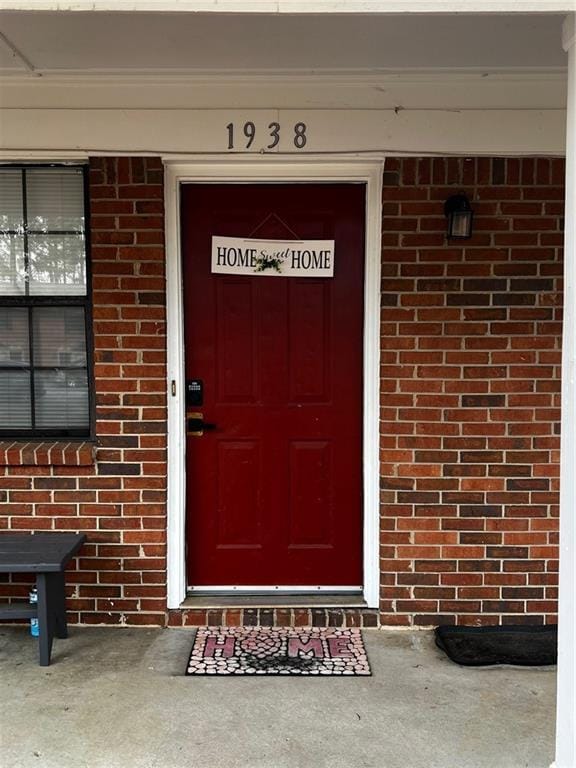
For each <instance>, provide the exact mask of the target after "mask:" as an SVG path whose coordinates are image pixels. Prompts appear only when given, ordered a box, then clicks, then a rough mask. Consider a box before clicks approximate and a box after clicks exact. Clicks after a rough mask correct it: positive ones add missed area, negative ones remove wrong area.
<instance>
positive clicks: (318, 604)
mask: <svg viewBox="0 0 576 768" xmlns="http://www.w3.org/2000/svg"><path fill="white" fill-rule="evenodd" d="M366 607H367V605H366V601H365V600H364V598H363V597H362V594H361V593H353V594H334V595H327V594H324V595H322V594H317V595H315V594H308V595H286V594H283V595H270V594H260V595H258V594H251V595H246V594H243V595H218V594H195V593H188V595H187V597H186V599H185V600H184V602H183V603H181V605H180V610H186V609H191V608H209V609H218V608H239V609H243V608H248V609H250V608H280V609H281V608H303V609H306V608H366Z"/></svg>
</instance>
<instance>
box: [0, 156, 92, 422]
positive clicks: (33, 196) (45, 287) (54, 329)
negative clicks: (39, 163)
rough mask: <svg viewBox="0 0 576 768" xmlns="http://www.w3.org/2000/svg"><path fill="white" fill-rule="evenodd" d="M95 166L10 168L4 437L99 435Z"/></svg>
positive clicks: (1, 281)
mask: <svg viewBox="0 0 576 768" xmlns="http://www.w3.org/2000/svg"><path fill="white" fill-rule="evenodd" d="M89 309H90V307H89V304H88V290H87V258H86V211H85V172H84V169H83V168H81V167H53V166H43V167H34V166H25V167H18V168H17V167H14V166H10V167H0V437H7V436H11V437H48V436H53V437H85V436H89V435H90V426H91V419H90V412H91V407H90V404H91V391H90V385H89V382H90V376H89V356H88V352H89V349H90V347H89V345H88V344H87V331H88V318H89Z"/></svg>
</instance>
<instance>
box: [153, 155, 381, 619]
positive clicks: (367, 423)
mask: <svg viewBox="0 0 576 768" xmlns="http://www.w3.org/2000/svg"><path fill="white" fill-rule="evenodd" d="M164 165H165V196H164V200H165V206H166V302H167V305H166V315H167V317H166V320H167V339H168V608H170V609H174V608H179V607H180V605H181V603H182V602H183V601H184V599H185V597H186V557H185V545H186V541H185V514H186V484H185V481H186V430H185V401H184V379H185V373H184V297H183V287H182V268H181V256H180V194H179V192H180V185H181V184H182V183H184V182H203V183H211V182H213V183H218V184H223V183H241V182H244V183H258V182H269V183H282V182H320V181H325V182H335V183H336V182H362V183H365V184H366V241H365V276H364V377H363V378H364V396H363V439H364V444H363V485H364V535H363V558H364V585H363V593H364V599H365V601H366V603H367V605H368V606H369V607H371V608H377V607H378V600H379V586H380V568H379V541H380V535H379V534H380V491H379V475H380V472H379V423H380V370H379V369H380V260H381V221H382V174H383V170H384V158H383V157H381V156H371V157H368V158H366V157H362V158H358V157H344V158H343V157H342V156H337V157H332V156H330V155H324V156H322V157H314V156H313V155H307V156H306V157H303V158H300V157H299V158H294V157H293V156H291V157H283V156H282V155H275V156H274V157H271V156H270V155H266V156H263V157H254V155H251V156H246V155H240V156H235V157H234V159H231V158H230V157H226V156H217V155H216V156H213V157H210V156H209V157H206V156H203V157H197V158H195V157H194V156H185V157H178V158H174V157H172V158H169V159H164Z"/></svg>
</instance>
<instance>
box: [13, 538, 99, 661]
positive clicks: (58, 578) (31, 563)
mask: <svg viewBox="0 0 576 768" xmlns="http://www.w3.org/2000/svg"><path fill="white" fill-rule="evenodd" d="M85 540H86V536H85V535H84V534H79V533H52V532H50V533H44V532H42V533H32V534H30V533H2V534H0V573H35V574H36V588H37V590H38V604H37V605H34V604H30V603H11V604H9V603H0V619H32V618H37V619H38V630H39V637H38V646H39V651H40V666H42V667H47V666H48V665H49V664H50V654H51V652H52V640H53V639H54V637H67V636H68V626H67V623H66V593H65V590H64V587H65V584H64V569H65V567H66V565H67V563H68V562H69V561H70V560H71V559H72V557H74V555H75V554H76V552H78V550H79V549H80V547H81V546H82V544H83V543H84V541H85Z"/></svg>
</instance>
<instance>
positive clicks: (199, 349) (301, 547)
mask: <svg viewBox="0 0 576 768" xmlns="http://www.w3.org/2000/svg"><path fill="white" fill-rule="evenodd" d="M364 198H365V186H364V185H362V184H250V185H247V184H189V185H184V186H183V187H182V258H183V275H184V297H185V344H186V349H185V356H186V377H187V378H188V379H201V380H202V382H203V386H204V404H203V406H201V407H198V406H195V407H194V408H193V409H192V408H191V409H190V410H194V411H197V412H202V413H203V415H204V420H205V421H206V422H213V423H215V424H216V429H215V430H214V431H209V432H208V431H207V432H204V434H203V435H202V436H200V437H197V436H191V435H190V436H188V438H187V448H186V450H187V453H186V462H187V509H186V519H187V569H188V579H189V582H188V583H189V584H191V585H193V586H197V587H201V586H204V585H206V586H208V585H209V586H218V585H226V586H232V585H242V586H254V587H255V588H257V587H258V586H275V585H281V586H310V587H314V586H316V585H327V586H329V585H334V586H360V585H361V584H362V325H363V270H364ZM213 235H221V236H229V237H258V238H262V239H274V238H279V239H295V240H297V239H334V240H335V269H334V277H333V278H290V277H281V276H280V277H279V276H274V277H271V276H266V275H262V276H261V275H258V276H254V277H252V276H236V275H212V274H211V271H210V246H211V237H212V236H213Z"/></svg>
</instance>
